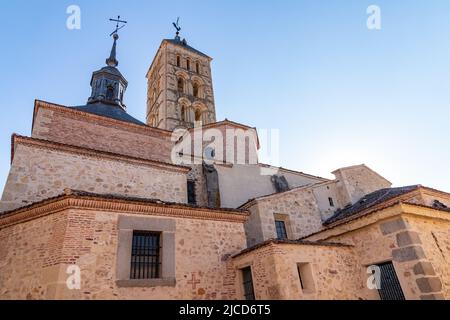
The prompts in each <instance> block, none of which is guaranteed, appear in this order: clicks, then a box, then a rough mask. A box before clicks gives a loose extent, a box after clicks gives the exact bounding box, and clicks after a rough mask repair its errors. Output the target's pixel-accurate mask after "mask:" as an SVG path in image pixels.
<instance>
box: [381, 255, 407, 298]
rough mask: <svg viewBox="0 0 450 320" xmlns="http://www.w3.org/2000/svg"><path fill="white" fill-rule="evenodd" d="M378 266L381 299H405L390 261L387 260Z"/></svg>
mask: <svg viewBox="0 0 450 320" xmlns="http://www.w3.org/2000/svg"><path fill="white" fill-rule="evenodd" d="M378 267H379V268H380V272H381V274H380V276H381V279H380V280H381V282H380V285H381V287H380V289H378V292H379V293H380V298H381V300H405V295H404V294H403V290H402V287H401V286H400V281H398V278H397V274H396V273H395V269H394V265H393V264H392V262H387V263H383V264H380V265H378Z"/></svg>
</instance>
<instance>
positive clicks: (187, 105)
mask: <svg viewBox="0 0 450 320" xmlns="http://www.w3.org/2000/svg"><path fill="white" fill-rule="evenodd" d="M178 105H179V106H180V108H179V110H180V111H179V112H180V113H179V115H178V117H179V119H180V120H181V121H183V122H192V119H191V118H192V117H191V114H190V109H191V102H190V101H189V99H187V98H185V97H182V98H180V99H178Z"/></svg>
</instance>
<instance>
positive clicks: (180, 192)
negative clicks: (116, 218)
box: [0, 144, 187, 211]
mask: <svg viewBox="0 0 450 320" xmlns="http://www.w3.org/2000/svg"><path fill="white" fill-rule="evenodd" d="M186 181H187V180H186V174H185V173H182V172H181V173H180V172H171V171H170V170H163V169H159V168H154V167H152V166H149V165H145V164H142V165H138V164H133V163H127V162H124V161H116V160H112V159H103V158H102V157H93V156H87V155H78V154H73V153H68V152H65V151H58V150H49V149H42V148H38V147H35V146H30V145H22V144H18V145H16V148H15V155H14V161H13V163H12V166H11V170H10V173H9V176H8V179H7V182H6V185H5V189H4V193H3V197H2V202H1V207H0V211H6V210H11V209H15V208H18V207H21V206H24V205H28V204H31V203H33V202H37V201H40V200H44V199H47V198H50V197H55V196H57V195H60V194H62V193H63V190H64V189H65V188H70V189H75V190H82V191H88V192H94V193H100V194H121V195H126V196H136V197H143V198H150V199H160V200H163V201H170V202H179V203H186V202H187V190H186V188H187V182H186Z"/></svg>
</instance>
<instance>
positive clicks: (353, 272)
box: [234, 244, 366, 300]
mask: <svg viewBox="0 0 450 320" xmlns="http://www.w3.org/2000/svg"><path fill="white" fill-rule="evenodd" d="M302 263H307V264H309V265H310V268H311V269H310V270H311V275H310V276H311V280H312V282H311V283H312V284H313V285H312V286H311V288H308V290H307V289H303V290H302V288H301V284H300V279H299V272H298V269H297V266H298V264H302ZM234 265H235V267H236V268H237V269H242V268H245V267H247V266H251V267H252V274H253V283H254V289H255V295H256V299H262V300H325V299H331V300H336V299H338V300H339V299H353V300H356V299H359V298H362V299H364V298H366V296H364V293H363V292H361V290H360V287H361V282H362V281H364V283H365V280H364V279H362V278H361V277H359V275H358V273H357V269H358V268H357V265H358V264H357V258H356V257H355V255H354V254H353V253H352V248H351V247H342V246H319V245H298V244H296V245H291V244H271V245H268V246H264V247H262V248H258V249H256V250H254V251H251V252H249V253H246V254H243V255H241V256H237V257H236V258H234ZM309 280H310V279H302V281H303V282H304V284H305V282H306V281H309ZM241 286H242V285H241V284H240V283H239V287H241ZM241 291H242V290H241ZM242 296H243V295H242V292H241V297H242Z"/></svg>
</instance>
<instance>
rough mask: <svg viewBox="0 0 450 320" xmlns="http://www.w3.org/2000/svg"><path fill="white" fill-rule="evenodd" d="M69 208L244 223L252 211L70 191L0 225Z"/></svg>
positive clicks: (22, 210)
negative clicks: (85, 194)
mask: <svg viewBox="0 0 450 320" xmlns="http://www.w3.org/2000/svg"><path fill="white" fill-rule="evenodd" d="M68 209H79V210H90V211H91V210H95V211H104V212H115V213H122V214H136V215H148V216H165V217H174V218H190V219H199V220H214V221H226V222H236V223H244V222H245V221H246V220H247V219H248V216H249V213H248V212H246V211H242V210H239V211H238V210H231V209H229V210H227V209H209V208H200V207H191V206H188V205H183V204H172V203H164V202H157V201H156V200H145V199H142V200H137V199H130V200H127V199H113V198H108V197H106V196H105V197H102V195H95V196H94V195H87V196H80V195H76V194H70V191H69V192H68V194H66V195H62V196H59V197H56V198H53V199H48V200H44V201H42V202H39V203H36V204H34V205H31V206H27V207H24V208H19V209H17V210H14V211H11V212H7V213H5V214H3V215H1V216H0V229H4V228H6V227H10V226H13V225H16V224H19V223H23V222H26V221H30V220H34V219H37V218H40V217H44V216H48V215H51V214H54V213H58V212H60V211H63V210H68Z"/></svg>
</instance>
